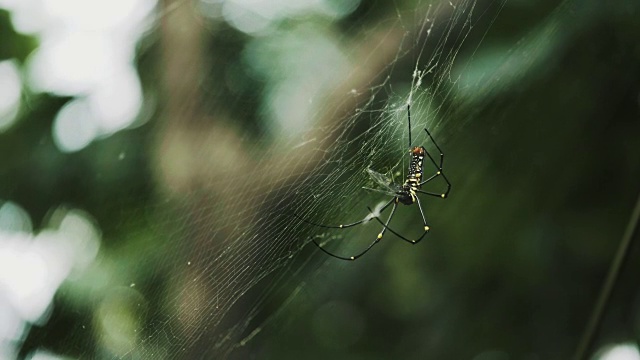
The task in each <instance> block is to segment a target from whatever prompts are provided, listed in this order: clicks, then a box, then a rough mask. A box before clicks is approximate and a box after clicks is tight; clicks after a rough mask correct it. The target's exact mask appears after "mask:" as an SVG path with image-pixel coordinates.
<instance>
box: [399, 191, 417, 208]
mask: <svg viewBox="0 0 640 360" xmlns="http://www.w3.org/2000/svg"><path fill="white" fill-rule="evenodd" d="M414 196H415V195H412V194H411V193H410V192H409V191H407V190H404V189H403V190H399V191H397V192H396V197H397V198H398V201H399V202H401V203H403V204H405V205H411V204H413V203H414V202H415V197H414Z"/></svg>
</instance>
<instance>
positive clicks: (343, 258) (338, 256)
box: [293, 197, 398, 261]
mask: <svg viewBox="0 0 640 360" xmlns="http://www.w3.org/2000/svg"><path fill="white" fill-rule="evenodd" d="M395 200H396V198H395V197H394V198H392V199H391V200H389V202H387V203H386V204H385V205H384V206H383V207H382V208H381V209H380V210H379V213H381V212H383V211H384V210H385V209H386V208H388V207H389V205H391V203H393V209H392V210H391V214H390V215H389V220H390V219H391V217H392V216H393V213H394V212H395V211H396V207H397V206H398V203H397V202H394V201H395ZM369 211H370V214H369V216H367V217H365V218H364V219H362V220H360V221H356V222H354V223H351V224H346V225H338V226H328V225H322V224H317V223H314V222H311V221H309V220H306V219H304V218H302V217H300V216H299V215H298V214H295V213H294V214H293V215H294V216H295V217H297V218H298V219H300V220H302V221H304V222H306V223H309V224H312V225H315V226H319V227H324V228H329V229H344V228H348V227H351V226H356V225H358V224H362V223H363V222H365V221H370V220H371V219H372V218H377V216H376V215H374V213H373V211H372V210H371V209H369ZM382 234H384V229H383V231H382V232H381V233H380V234H378V237H377V238H376V239H375V240H374V241H373V242H372V243H371V244H370V245H369V246H368V247H367V248H366V249H364V251H362V252H361V253H359V254H358V255H354V256H349V257H345V256H340V255H336V254H334V253H332V252H330V251H328V250H326V249H325V248H323V247H322V246H321V245H320V244H319V243H318V242H317V241H315V239H313V238H312V239H311V241H312V242H313V243H314V244H315V245H316V246H317V247H318V248H320V250H322V251H323V252H324V253H325V254H327V255H329V256H332V257H334V258H336V259H340V260H349V261H353V260H355V259H357V258H359V257H360V256H362V255H364V254H365V253H366V252H367V251H369V250H370V249H371V248H372V247H373V246H374V245H375V244H377V243H378V242H379V241H380V239H381V238H382Z"/></svg>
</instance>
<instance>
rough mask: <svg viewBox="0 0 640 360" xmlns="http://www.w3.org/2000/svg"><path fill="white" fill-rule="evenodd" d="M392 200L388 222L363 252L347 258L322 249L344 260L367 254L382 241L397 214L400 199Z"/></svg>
mask: <svg viewBox="0 0 640 360" xmlns="http://www.w3.org/2000/svg"><path fill="white" fill-rule="evenodd" d="M391 201H392V202H393V207H392V208H391V213H390V214H389V217H388V218H387V223H386V224H382V226H383V228H382V230H381V231H380V233H379V234H378V236H376V239H375V240H373V242H372V243H371V244H370V245H369V246H367V248H366V249H364V251H362V252H361V253H359V254H358V255H354V256H350V257H348V258H345V257H341V256H335V255H332V254H330V253H329V252H328V251H326V250H324V249H322V248H321V249H322V250H323V251H324V252H325V253H327V254H329V255H332V256H334V257H337V258H338V259H342V260H355V259H357V258H359V257H360V256H362V255H364V254H366V253H367V252H368V251H369V250H371V248H372V247H373V246H374V245H375V244H377V243H379V242H380V240H382V237H383V236H384V232H385V230H387V225H389V222H391V219H392V218H393V214H395V212H396V209H397V208H398V201H397V200H396V198H393V199H391ZM369 211H371V212H372V213H373V211H372V210H371V209H369ZM375 218H376V219H377V220H378V221H380V223H382V221H381V220H380V219H378V217H377V216H375ZM314 242H315V241H314Z"/></svg>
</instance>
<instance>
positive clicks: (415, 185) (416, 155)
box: [396, 146, 425, 205]
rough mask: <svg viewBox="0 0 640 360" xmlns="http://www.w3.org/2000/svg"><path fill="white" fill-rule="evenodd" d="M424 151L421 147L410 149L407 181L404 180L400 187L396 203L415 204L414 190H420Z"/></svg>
mask: <svg viewBox="0 0 640 360" xmlns="http://www.w3.org/2000/svg"><path fill="white" fill-rule="evenodd" d="M424 151H425V150H424V148H423V147H422V146H416V147H414V148H413V149H411V163H410V164H409V173H408V174H407V180H405V182H404V185H402V190H400V191H398V192H397V194H396V197H397V198H398V201H399V202H401V203H403V204H405V205H411V204H414V203H415V202H416V190H418V189H419V188H420V182H421V179H422V163H423V161H424Z"/></svg>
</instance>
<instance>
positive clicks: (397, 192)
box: [294, 104, 451, 261]
mask: <svg viewBox="0 0 640 360" xmlns="http://www.w3.org/2000/svg"><path fill="white" fill-rule="evenodd" d="M407 123H408V126H409V154H410V156H411V162H410V163H409V172H408V174H407V178H406V180H405V181H404V184H402V185H400V184H394V183H392V184H387V180H386V179H384V176H382V175H381V174H378V173H377V172H374V171H372V170H369V174H370V175H371V176H372V177H374V180H376V182H378V183H379V184H381V185H383V186H384V187H386V188H387V190H386V191H385V190H378V189H370V188H366V187H365V189H368V190H373V191H378V192H382V193H385V194H387V195H390V196H393V197H392V198H391V200H389V201H388V202H387V203H386V204H384V205H383V206H382V207H381V208H380V210H379V211H377V212H376V213H374V211H373V210H372V209H371V208H370V207H367V209H369V215H368V216H366V217H365V218H364V219H362V220H359V221H356V222H353V223H350V224H341V225H337V226H332V225H324V224H318V223H315V222H312V221H309V220H306V219H304V218H302V217H300V216H298V215H297V214H294V215H295V216H296V217H297V218H298V219H300V220H302V221H304V222H306V223H309V224H311V225H314V226H318V227H322V228H328V229H346V228H350V227H353V226H357V225H360V224H363V223H366V222H368V221H370V220H372V219H376V221H378V222H379V223H380V224H381V225H382V230H380V232H379V233H378V236H377V237H376V238H375V240H373V242H372V243H371V244H370V245H369V246H368V247H367V248H365V249H364V250H363V251H361V252H360V253H359V254H357V255H353V256H340V255H336V254H333V253H331V252H330V251H328V250H326V249H325V248H323V247H322V246H321V245H320V244H319V243H317V242H316V241H315V240H314V239H312V241H313V243H314V244H315V245H316V246H317V247H318V248H320V250H322V251H324V252H325V253H326V254H328V255H330V256H332V257H334V258H338V259H341V260H351V261H353V260H356V259H358V258H359V257H361V256H362V255H364V254H366V253H367V252H368V251H369V250H371V248H373V247H374V246H375V245H376V244H377V243H378V242H380V240H381V239H382V237H383V236H384V233H385V231H386V230H389V232H391V233H392V234H394V235H396V236H397V237H399V238H400V239H402V240H404V241H406V242H408V243H411V244H417V243H418V242H420V241H421V240H422V239H423V238H424V237H425V235H427V233H428V232H429V225H427V220H426V218H425V216H424V212H423V211H422V205H421V204H420V199H419V198H418V194H425V195H431V196H436V197H439V198H443V199H444V198H446V197H447V196H448V195H449V191H450V190H451V183H450V182H449V180H448V179H447V177H446V176H445V175H444V173H443V171H442V162H443V161H444V154H443V153H442V150H441V149H440V146H438V144H437V143H436V141H435V140H434V139H433V137H432V136H431V133H430V132H429V130H427V129H424V131H426V132H427V135H428V136H429V139H431V141H432V142H433V145H435V147H436V149H438V151H439V152H440V161H439V162H436V160H435V159H434V158H433V156H431V154H430V153H429V152H428V151H427V149H425V147H424V146H412V143H411V105H410V104H407ZM425 155H426V156H427V157H428V158H429V160H430V161H431V163H433V165H434V166H435V168H436V172H435V173H434V174H433V175H431V176H430V177H429V178H427V179H426V180H422V178H423V172H424V169H423V167H422V164H423V162H424V158H425ZM438 176H442V178H443V179H444V180H445V182H446V183H447V190H446V191H445V192H444V193H435V192H430V191H424V190H421V188H422V185H424V184H426V183H428V182H429V181H431V180H433V179H435V178H436V177H438ZM398 203H401V204H403V205H413V204H418V210H420V215H421V216H422V223H423V225H424V232H423V233H422V235H421V236H420V237H419V238H418V239H417V240H409V239H407V238H406V237H404V236H402V235H400V234H399V233H398V232H396V231H394V230H393V229H391V228H390V227H389V223H390V222H391V219H392V218H393V215H394V214H395V212H396V208H397V207H398ZM392 204H393V207H392V208H391V214H389V217H388V218H387V221H386V222H382V220H380V218H379V217H378V216H379V215H380V214H381V213H382V212H383V211H385V210H386V209H387V208H388V207H389V206H391V205H392Z"/></svg>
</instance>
